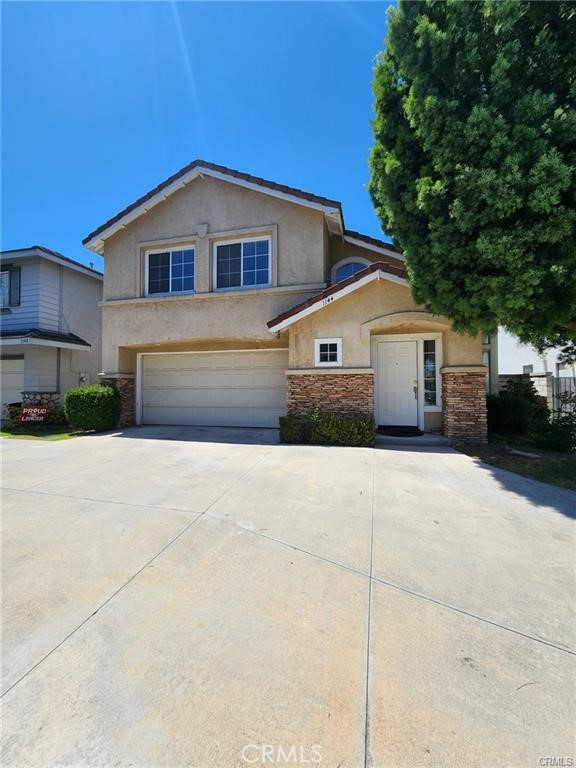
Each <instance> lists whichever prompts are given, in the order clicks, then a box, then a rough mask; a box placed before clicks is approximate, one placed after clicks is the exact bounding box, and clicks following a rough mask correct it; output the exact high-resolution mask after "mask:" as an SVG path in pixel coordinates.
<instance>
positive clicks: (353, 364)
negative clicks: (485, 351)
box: [289, 280, 482, 368]
mask: <svg viewBox="0 0 576 768" xmlns="http://www.w3.org/2000/svg"><path fill="white" fill-rule="evenodd" d="M415 310H416V311H424V310H423V308H422V307H419V306H417V305H416V304H415V303H414V301H413V299H412V296H411V294H410V289H409V288H407V287H406V286H402V285H399V284H397V283H392V282H389V281H387V280H380V281H375V282H372V283H369V284H368V285H366V286H365V287H363V288H360V289H358V290H357V291H356V292H354V293H351V294H349V295H348V296H346V297H344V298H341V299H339V300H337V301H335V302H334V303H333V304H330V305H328V306H327V307H324V308H323V309H321V310H319V311H318V312H315V313H314V314H312V315H309V316H308V317H306V318H304V319H302V320H300V321H299V322H298V323H296V324H295V325H293V326H292V327H291V329H290V334H289V337H290V344H289V349H290V363H289V364H290V368H313V367H314V339H316V338H333V337H341V338H342V358H343V366H344V367H346V368H362V367H369V366H370V365H371V360H370V332H362V323H364V322H366V321H369V320H373V319H376V318H379V317H381V316H387V315H390V314H392V313H399V312H413V311H415ZM441 329H442V326H440V325H439V326H438V327H437V328H435V330H441ZM371 330H372V333H415V332H425V331H428V330H430V326H429V325H423V324H421V323H420V324H419V323H418V322H415V321H412V322H399V323H398V324H395V325H391V326H390V325H387V324H385V322H384V321H383V322H382V325H381V327H379V326H378V324H376V325H374V326H373V327H372V329H371ZM481 363H482V343H481V338H480V337H479V336H475V337H470V336H462V335H460V334H456V333H454V332H453V331H452V330H448V329H446V330H444V332H443V364H444V365H481Z"/></svg>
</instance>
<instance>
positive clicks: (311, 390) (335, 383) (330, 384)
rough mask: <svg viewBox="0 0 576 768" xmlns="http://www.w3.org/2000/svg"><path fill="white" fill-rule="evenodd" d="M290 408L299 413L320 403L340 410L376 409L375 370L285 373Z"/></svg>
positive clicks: (331, 409) (367, 410)
mask: <svg viewBox="0 0 576 768" xmlns="http://www.w3.org/2000/svg"><path fill="white" fill-rule="evenodd" d="M286 379H287V384H288V394H287V410H288V413H290V414H294V415H298V414H303V413H306V411H307V410H308V409H309V408H313V407H317V408H321V409H322V410H326V411H335V412H338V413H365V414H373V413H374V374H373V373H372V372H370V373H345V372H342V373H336V372H334V373H332V372H330V373H322V372H318V373H296V372H290V373H288V374H287V375H286Z"/></svg>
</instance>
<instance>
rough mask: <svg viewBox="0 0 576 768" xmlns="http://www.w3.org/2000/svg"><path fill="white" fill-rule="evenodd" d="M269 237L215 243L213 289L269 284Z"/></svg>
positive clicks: (256, 286) (259, 286)
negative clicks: (214, 285) (214, 287)
mask: <svg viewBox="0 0 576 768" xmlns="http://www.w3.org/2000/svg"><path fill="white" fill-rule="evenodd" d="M270 244H271V240H270V238H269V237H267V238H260V239H257V240H241V241H239V242H234V243H216V245H215V249H214V253H215V264H216V266H215V284H216V289H226V288H261V287H265V286H268V285H270V250H271V248H270Z"/></svg>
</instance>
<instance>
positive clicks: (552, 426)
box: [534, 412, 576, 453]
mask: <svg viewBox="0 0 576 768" xmlns="http://www.w3.org/2000/svg"><path fill="white" fill-rule="evenodd" d="M534 443H535V445H537V446H538V448H544V449H545V450H547V451H559V452H561V453H573V452H574V451H576V412H572V413H562V412H558V413H556V414H555V415H554V417H553V419H552V421H551V422H550V423H549V424H547V425H546V428H544V429H542V430H541V431H540V432H538V433H537V434H536V435H535V437H534Z"/></svg>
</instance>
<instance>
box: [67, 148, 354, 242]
mask: <svg viewBox="0 0 576 768" xmlns="http://www.w3.org/2000/svg"><path fill="white" fill-rule="evenodd" d="M197 176H211V177H212V178H216V179H222V180H225V181H229V182H231V183H234V184H239V185H240V186H243V187H246V188H248V189H252V190H255V191H258V192H264V193H265V194H270V195H274V196H275V197H280V198H282V199H284V200H288V201H290V202H293V203H297V204H299V205H305V206H308V207H312V208H316V209H318V210H321V211H322V212H323V213H324V214H325V215H326V216H327V218H328V219H329V221H328V224H329V226H330V224H332V227H333V228H334V227H335V228H337V229H338V230H339V231H340V232H341V233H342V232H343V231H344V220H343V214H342V204H341V203H340V202H338V200H330V199H329V198H327V197H322V196H320V195H314V194H312V193H311V192H304V191H303V190H301V189H296V188H295V187H288V186H286V185H285V184H277V183H276V182H275V181H269V180H268V179H262V178H260V177H259V176H252V175H251V174H249V173H242V172H241V171H236V170H234V169H233V168H227V167H226V166H224V165H216V163H209V162H207V161H206V160H194V161H193V162H191V163H189V164H188V165H186V166H184V168H181V169H180V170H179V171H177V172H176V173H174V174H173V175H172V176H170V177H168V178H167V179H166V180H165V181H163V182H161V183H160V184H158V186H156V187H154V189H151V190H150V191H149V192H147V193H146V194H145V195H143V196H142V197H139V198H138V200H135V201H134V202H133V203H132V204H131V205H129V206H127V207H126V208H124V209H123V210H122V211H120V213H117V214H116V216H113V217H112V218H111V219H108V221H106V222H104V224H102V225H101V226H100V227H98V228H97V229H95V230H94V231H93V232H90V234H89V235H87V236H86V237H85V238H84V239H83V240H82V243H83V244H84V245H85V246H86V247H87V248H89V249H90V250H92V251H95V252H96V253H100V254H101V253H102V251H103V246H104V239H105V238H106V237H110V235H112V234H114V232H116V231H118V229H120V228H121V227H123V226H126V224H128V223H130V222H131V221H134V219H136V218H138V217H139V216H141V215H142V214H144V213H147V211H149V210H150V208H152V207H153V206H155V205H157V204H158V203H160V202H162V200H165V199H166V198H167V197H168V196H169V195H171V194H173V193H174V192H176V191H177V190H178V189H181V188H182V187H183V186H185V185H186V184H189V183H190V182H191V181H192V180H193V179H195V178H196V177H197Z"/></svg>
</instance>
